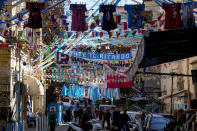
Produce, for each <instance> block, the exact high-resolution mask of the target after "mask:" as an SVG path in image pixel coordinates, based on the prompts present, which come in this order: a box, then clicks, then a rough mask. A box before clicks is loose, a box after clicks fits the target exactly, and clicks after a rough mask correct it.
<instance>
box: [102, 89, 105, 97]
mask: <svg viewBox="0 0 197 131" xmlns="http://www.w3.org/2000/svg"><path fill="white" fill-rule="evenodd" d="M104 93H105V88H101V98H104Z"/></svg>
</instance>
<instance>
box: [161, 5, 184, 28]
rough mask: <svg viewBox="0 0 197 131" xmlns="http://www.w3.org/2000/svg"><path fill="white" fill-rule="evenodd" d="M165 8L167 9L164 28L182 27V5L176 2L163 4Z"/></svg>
mask: <svg viewBox="0 0 197 131" xmlns="http://www.w3.org/2000/svg"><path fill="white" fill-rule="evenodd" d="M163 9H164V10H165V12H166V14H165V25H164V29H177V28H181V27H182V22H181V14H180V10H181V5H180V4H179V3H176V4H163Z"/></svg>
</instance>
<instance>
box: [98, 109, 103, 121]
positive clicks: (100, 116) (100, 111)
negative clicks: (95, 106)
mask: <svg viewBox="0 0 197 131" xmlns="http://www.w3.org/2000/svg"><path fill="white" fill-rule="evenodd" d="M102 119H103V110H102V109H100V110H99V120H102Z"/></svg>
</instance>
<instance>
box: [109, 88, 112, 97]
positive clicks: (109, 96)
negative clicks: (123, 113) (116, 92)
mask: <svg viewBox="0 0 197 131" xmlns="http://www.w3.org/2000/svg"><path fill="white" fill-rule="evenodd" d="M109 98H112V97H111V88H110V89H109Z"/></svg>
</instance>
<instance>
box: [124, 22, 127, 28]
mask: <svg viewBox="0 0 197 131" xmlns="http://www.w3.org/2000/svg"><path fill="white" fill-rule="evenodd" d="M123 24H124V30H127V22H123Z"/></svg>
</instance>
